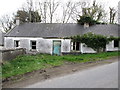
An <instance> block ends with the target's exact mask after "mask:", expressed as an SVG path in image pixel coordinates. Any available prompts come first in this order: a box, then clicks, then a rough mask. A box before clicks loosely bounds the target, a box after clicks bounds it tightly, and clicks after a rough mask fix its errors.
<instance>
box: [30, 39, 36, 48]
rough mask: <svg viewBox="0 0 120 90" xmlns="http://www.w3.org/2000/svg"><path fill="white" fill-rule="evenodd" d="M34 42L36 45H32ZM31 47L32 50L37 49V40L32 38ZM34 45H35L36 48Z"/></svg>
mask: <svg viewBox="0 0 120 90" xmlns="http://www.w3.org/2000/svg"><path fill="white" fill-rule="evenodd" d="M32 42H35V45H32ZM30 47H31V50H36V49H37V41H36V40H31V41H30ZM33 47H35V49H34V48H33Z"/></svg>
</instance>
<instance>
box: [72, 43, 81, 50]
mask: <svg viewBox="0 0 120 90" xmlns="http://www.w3.org/2000/svg"><path fill="white" fill-rule="evenodd" d="M73 50H75V51H79V50H80V43H79V42H73Z"/></svg>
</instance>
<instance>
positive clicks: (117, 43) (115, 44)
mask: <svg viewBox="0 0 120 90" xmlns="http://www.w3.org/2000/svg"><path fill="white" fill-rule="evenodd" d="M118 47H119V40H114V48H118Z"/></svg>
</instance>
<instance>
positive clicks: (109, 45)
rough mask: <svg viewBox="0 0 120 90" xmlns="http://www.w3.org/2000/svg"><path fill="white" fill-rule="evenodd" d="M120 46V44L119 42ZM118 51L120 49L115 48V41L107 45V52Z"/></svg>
mask: <svg viewBox="0 0 120 90" xmlns="http://www.w3.org/2000/svg"><path fill="white" fill-rule="evenodd" d="M119 45H120V42H119ZM119 47H120V46H119ZM118 49H119V48H118V47H114V40H113V41H111V42H110V43H109V44H107V45H106V51H118Z"/></svg>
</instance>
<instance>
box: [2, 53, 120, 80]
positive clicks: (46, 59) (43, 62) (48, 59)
mask: <svg viewBox="0 0 120 90" xmlns="http://www.w3.org/2000/svg"><path fill="white" fill-rule="evenodd" d="M119 54H120V52H104V53H99V54H80V55H65V56H51V55H47V54H38V55H23V56H18V57H17V58H16V59H14V60H11V61H9V62H8V61H6V62H4V63H3V65H2V78H3V79H4V78H8V77H11V76H15V75H21V74H25V73H27V72H32V71H34V70H39V69H44V68H50V67H54V66H61V65H63V64H64V63H65V62H66V61H67V62H75V63H84V62H94V61H99V60H105V59H109V58H112V57H114V56H118V55H119Z"/></svg>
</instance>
